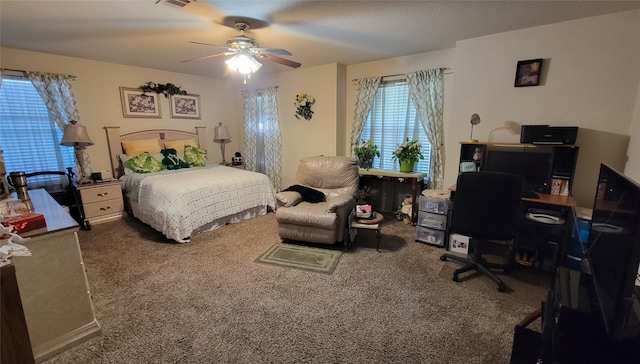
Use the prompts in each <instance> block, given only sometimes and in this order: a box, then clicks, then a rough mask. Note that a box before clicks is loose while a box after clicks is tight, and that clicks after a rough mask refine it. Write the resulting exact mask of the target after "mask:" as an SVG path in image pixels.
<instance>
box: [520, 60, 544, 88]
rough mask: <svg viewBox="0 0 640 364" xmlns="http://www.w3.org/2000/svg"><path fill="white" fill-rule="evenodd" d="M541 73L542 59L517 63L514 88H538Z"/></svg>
mask: <svg viewBox="0 0 640 364" xmlns="http://www.w3.org/2000/svg"><path fill="white" fill-rule="evenodd" d="M541 71H542V58H538V59H529V60H526V61H518V65H517V66H516V82H515V84H514V86H515V87H525V86H538V85H539V84H540V72H541Z"/></svg>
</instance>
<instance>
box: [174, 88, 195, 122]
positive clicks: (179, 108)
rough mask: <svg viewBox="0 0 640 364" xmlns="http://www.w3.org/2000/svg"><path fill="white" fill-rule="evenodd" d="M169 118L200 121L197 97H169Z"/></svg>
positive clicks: (187, 95)
mask: <svg viewBox="0 0 640 364" xmlns="http://www.w3.org/2000/svg"><path fill="white" fill-rule="evenodd" d="M171 117H172V118H175V119H200V96H199V95H192V94H186V95H171Z"/></svg>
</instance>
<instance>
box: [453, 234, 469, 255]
mask: <svg viewBox="0 0 640 364" xmlns="http://www.w3.org/2000/svg"><path fill="white" fill-rule="evenodd" d="M449 250H450V251H452V252H456V253H460V254H469V237H468V236H464V235H460V234H451V236H450V237H449Z"/></svg>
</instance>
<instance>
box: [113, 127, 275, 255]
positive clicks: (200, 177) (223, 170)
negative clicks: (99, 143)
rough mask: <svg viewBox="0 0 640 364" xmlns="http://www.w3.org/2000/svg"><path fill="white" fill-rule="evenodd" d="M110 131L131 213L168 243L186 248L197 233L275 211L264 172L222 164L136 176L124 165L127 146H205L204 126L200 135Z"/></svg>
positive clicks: (117, 172)
mask: <svg viewBox="0 0 640 364" xmlns="http://www.w3.org/2000/svg"><path fill="white" fill-rule="evenodd" d="M105 130H106V133H107V142H108V147H109V157H110V161H111V167H112V170H113V171H114V174H115V176H116V177H117V178H118V179H120V180H121V181H122V182H123V188H124V196H125V200H126V201H125V202H126V205H127V210H128V212H129V213H131V214H132V215H133V216H135V217H136V218H137V219H138V220H140V221H142V222H144V223H145V224H148V225H149V226H151V227H152V228H154V229H155V230H157V231H159V232H161V233H162V234H164V235H165V236H166V237H167V238H169V239H173V240H175V241H176V242H179V243H186V242H188V241H189V240H190V238H191V237H192V236H194V235H196V234H199V233H202V232H204V231H210V230H213V229H216V228H218V227H220V226H223V225H225V224H229V223H236V222H239V221H242V220H246V219H250V218H252V217H255V216H257V215H264V214H266V213H267V212H269V211H272V210H275V208H276V199H275V191H274V189H273V187H272V185H271V182H270V181H269V179H268V178H267V176H265V175H264V174H261V173H256V172H251V171H245V170H243V169H238V168H233V167H228V166H223V165H218V164H206V165H204V166H197V167H190V168H183V169H176V170H167V169H164V170H161V171H157V172H153V173H135V172H133V171H132V170H128V169H125V168H124V166H123V163H122V162H121V159H125V160H126V158H127V157H125V156H123V155H124V154H125V147H129V148H131V145H132V144H136V145H139V143H141V142H143V141H146V140H153V139H157V141H158V142H159V143H160V145H161V146H163V148H164V147H169V146H172V145H177V144H180V143H183V142H184V141H187V140H188V141H190V142H189V143H188V144H198V145H197V146H196V147H198V146H206V145H207V139H206V133H205V127H196V132H195V133H191V132H186V131H179V130H170V129H156V130H144V131H137V132H132V133H127V134H120V128H119V127H105ZM130 150H131V149H129V151H130ZM178 152H179V153H180V152H181V151H180V150H179V151H178ZM183 153H184V152H183ZM181 156H183V155H181ZM156 159H157V158H156Z"/></svg>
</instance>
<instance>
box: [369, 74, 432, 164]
mask: <svg viewBox="0 0 640 364" xmlns="http://www.w3.org/2000/svg"><path fill="white" fill-rule="evenodd" d="M406 138H409V139H410V140H416V139H417V140H418V141H420V143H421V144H422V155H423V156H424V160H419V161H418V163H417V164H416V169H415V171H416V172H421V173H425V174H426V175H427V176H429V166H430V161H429V158H430V156H431V144H430V143H429V140H428V139H427V135H426V133H425V131H424V128H423V127H422V125H420V123H419V122H418V121H416V109H415V107H414V106H413V103H412V102H411V98H410V97H409V87H408V85H407V83H406V82H405V81H393V82H388V83H383V84H382V85H380V87H379V88H378V92H377V93H376V96H375V99H374V102H373V107H372V109H371V112H370V113H369V116H368V117H367V121H366V122H365V125H364V127H363V129H362V132H361V133H360V140H365V141H366V140H368V139H372V140H373V142H374V143H375V144H376V145H377V146H378V149H379V150H380V158H375V159H374V162H373V163H374V165H373V167H374V168H383V169H396V170H397V169H398V168H399V166H398V162H397V161H396V162H394V161H393V159H392V158H393V152H394V151H395V150H396V149H397V148H398V146H399V145H400V144H402V143H404V142H405V140H406Z"/></svg>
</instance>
